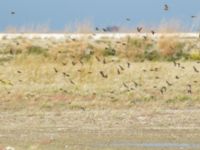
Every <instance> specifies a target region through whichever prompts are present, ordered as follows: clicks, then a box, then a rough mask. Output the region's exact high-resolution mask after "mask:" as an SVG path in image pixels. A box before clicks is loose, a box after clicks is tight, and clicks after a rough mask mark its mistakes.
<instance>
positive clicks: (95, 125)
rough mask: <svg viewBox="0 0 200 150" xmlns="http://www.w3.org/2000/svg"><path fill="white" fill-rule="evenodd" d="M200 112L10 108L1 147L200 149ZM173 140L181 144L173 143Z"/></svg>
mask: <svg viewBox="0 0 200 150" xmlns="http://www.w3.org/2000/svg"><path fill="white" fill-rule="evenodd" d="M199 115H200V110H152V111H148V112H147V111H146V110H139V109H138V110H133V109H132V110H88V111H83V110H69V111H62V112H53V111H49V112H47V111H43V112H42V111H41V112H38V111H37V112H33V111H19V112H12V111H10V112H9V111H7V112H1V113H0V122H1V124H0V147H1V148H2V149H3V148H5V147H6V146H11V147H14V148H15V149H19V150H29V149H30V150H36V149H37V150H46V149H48V150H51V149H52V150H53V149H72V150H74V149H106V150H107V149H148V150H150V149H155V148H157V149H174V148H177V149H180V148H181V147H182V149H198V148H199V147H198V145H196V147H195V146H192V145H187V144H198V143H200V140H199V139H200V120H199ZM134 143H137V144H141V143H143V144H144V143H147V145H146V146H145V145H137V144H134ZM150 143H154V144H155V145H154V146H153V145H148V144H150ZM156 143H157V144H158V143H161V144H160V146H158V145H156ZM166 143H168V144H169V146H166V145H165V144H166ZM173 143H174V144H180V145H177V146H176V145H171V146H170V144H173ZM181 144H182V145H181ZM162 145H163V147H162ZM190 146H191V147H190Z"/></svg>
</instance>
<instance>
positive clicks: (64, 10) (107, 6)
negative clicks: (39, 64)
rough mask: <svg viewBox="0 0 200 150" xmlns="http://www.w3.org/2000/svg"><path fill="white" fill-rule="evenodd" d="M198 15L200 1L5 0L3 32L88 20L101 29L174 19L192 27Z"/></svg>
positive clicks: (0, 4)
mask: <svg viewBox="0 0 200 150" xmlns="http://www.w3.org/2000/svg"><path fill="white" fill-rule="evenodd" d="M164 4H168V5H169V7H170V10H169V12H165V11H163V5H164ZM11 11H15V12H16V14H15V15H11V14H10V12H11ZM198 14H200V0H1V1H0V31H2V30H4V29H5V28H6V27H7V26H29V25H37V24H48V25H49V26H50V27H51V28H52V30H59V29H62V28H64V26H66V25H67V24H71V25H73V24H74V23H77V22H84V21H85V20H87V21H90V22H92V23H93V24H94V26H100V27H104V26H109V25H118V26H136V25H138V24H149V25H155V24H158V23H160V22H161V21H162V20H166V21H167V20H170V19H177V20H180V21H181V22H183V23H184V24H186V25H191V24H192V19H191V18H190V16H191V15H198ZM127 17H128V18H131V21H130V22H127V21H126V18H127Z"/></svg>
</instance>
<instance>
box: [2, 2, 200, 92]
mask: <svg viewBox="0 0 200 150" xmlns="http://www.w3.org/2000/svg"><path fill="white" fill-rule="evenodd" d="M163 9H164V11H169V10H170V7H169V6H168V5H167V4H165V5H164V8H163ZM11 14H12V15H15V12H14V11H13V12H11ZM191 18H196V16H191ZM126 21H131V19H130V18H126ZM95 30H96V31H101V30H102V31H104V32H109V31H118V30H119V28H118V27H117V26H112V27H107V28H103V29H100V28H99V27H96V28H95ZM142 30H143V27H137V32H138V33H141V32H142ZM151 34H153V35H154V34H156V32H155V31H154V30H151ZM144 39H147V37H146V36H144ZM72 41H73V42H77V40H76V39H72ZM19 44H20V43H18V45H19ZM116 44H122V45H124V46H126V45H127V43H126V42H121V41H116ZM105 49H110V48H108V47H106V48H105ZM111 52H112V53H116V50H115V49H112V50H111ZM58 53H59V54H62V51H59V52H58ZM11 54H12V53H11ZM94 58H95V59H96V61H97V62H98V63H101V65H102V66H103V67H102V68H108V67H106V65H110V66H112V67H114V69H115V72H114V74H115V75H114V78H115V79H116V78H118V77H119V76H121V75H123V74H126V71H127V72H130V70H134V68H133V66H132V65H133V64H134V63H132V62H129V61H127V62H126V64H124V63H122V64H120V63H116V62H115V60H112V61H110V60H107V59H106V57H104V58H100V57H99V56H97V55H94ZM72 59H74V60H72V61H71V65H72V66H73V67H75V68H76V66H77V65H81V66H82V68H79V69H77V73H76V76H77V75H78V73H81V72H83V67H84V66H88V64H87V63H86V62H85V61H84V60H81V59H80V60H79V61H78V62H77V58H76V57H75V56H74V57H72ZM112 63H113V64H112ZM111 64H112V65H111ZM172 64H173V66H174V67H173V68H172V70H179V71H180V70H181V71H182V72H184V71H185V70H187V69H188V68H186V67H185V66H184V65H183V64H182V63H181V62H178V61H176V60H173V61H172ZM62 66H63V67H68V63H66V62H62ZM110 66H109V67H110ZM199 67H200V62H199V61H198V62H196V63H192V66H189V68H191V69H192V71H193V72H192V73H191V72H190V74H192V75H194V76H195V77H199V78H197V80H194V81H192V82H190V81H188V82H187V84H186V85H184V86H185V91H186V92H187V93H188V94H191V95H192V94H193V93H194V92H193V86H195V87H198V88H197V89H198V91H199V89H200V87H199V85H200V81H199V79H200V68H199ZM102 68H101V69H100V68H96V70H98V71H97V72H98V73H96V72H93V70H90V71H88V75H91V74H96V76H97V77H98V78H102V79H103V80H104V81H106V80H107V81H108V82H107V83H108V84H112V82H114V81H112V82H110V80H113V79H111V78H110V76H112V78H113V74H112V75H110V74H109V71H108V70H107V69H105V70H104V69H102ZM112 69H113V68H112ZM141 69H142V68H141ZM160 70H161V68H159V67H154V68H150V69H149V70H147V69H142V72H143V74H148V73H149V72H151V73H155V74H154V76H153V81H154V80H159V81H160V82H162V86H160V87H159V86H158V85H156V84H155V85H149V86H151V87H152V88H153V89H155V90H156V92H159V93H160V94H161V95H165V93H166V92H167V91H168V89H170V88H171V87H173V86H175V84H176V83H177V81H178V80H181V78H182V76H181V75H179V74H177V75H175V76H174V78H173V79H172V78H168V79H162V76H159V75H157V73H158V72H159V71H160ZM52 71H53V72H54V73H55V74H56V75H59V74H61V75H62V76H63V77H64V78H68V81H69V83H70V84H71V85H72V86H77V85H78V84H79V83H77V80H73V77H72V76H71V74H70V71H69V73H68V72H65V71H60V70H59V69H58V68H57V67H52ZM167 71H169V74H170V70H166V73H167ZM23 72H24V71H23V70H17V73H18V74H20V75H21V74H23ZM135 72H136V73H137V70H135ZM134 74H135V73H134V72H132V73H131V74H129V75H127V74H126V76H127V78H128V79H131V77H130V76H131V75H134ZM185 74H187V71H185ZM99 80H101V79H99ZM119 80H120V78H119ZM119 80H118V82H121V83H120V86H121V87H123V88H125V91H124V92H132V91H135V90H136V89H138V88H140V87H143V88H145V86H146V85H145V84H144V85H143V83H141V81H140V80H139V79H138V80H133V79H131V81H127V80H125V81H123V80H120V81H119ZM149 80H150V79H149ZM191 80H192V79H191ZM19 81H20V82H21V83H22V82H23V81H22V80H19ZM0 83H1V84H3V85H5V84H7V83H6V81H4V80H2V79H0ZM102 83H106V82H102ZM9 84H10V85H11V86H14V84H12V83H11V82H9ZM93 84H95V82H94V83H93ZM121 87H119V89H120V88H121ZM60 90H61V91H65V92H67V90H68V89H63V88H61V89H60ZM108 92H109V93H111V94H114V93H117V92H119V91H114V90H112V91H108ZM9 93H10V92H9ZM95 94H96V93H95Z"/></svg>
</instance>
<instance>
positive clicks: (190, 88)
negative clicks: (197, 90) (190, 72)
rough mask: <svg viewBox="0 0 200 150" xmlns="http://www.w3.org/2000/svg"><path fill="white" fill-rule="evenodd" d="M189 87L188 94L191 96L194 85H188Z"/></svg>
mask: <svg viewBox="0 0 200 150" xmlns="http://www.w3.org/2000/svg"><path fill="white" fill-rule="evenodd" d="M187 87H188V90H187V92H188V93H189V94H192V85H191V84H187Z"/></svg>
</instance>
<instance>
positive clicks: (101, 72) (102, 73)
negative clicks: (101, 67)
mask: <svg viewBox="0 0 200 150" xmlns="http://www.w3.org/2000/svg"><path fill="white" fill-rule="evenodd" d="M99 73H100V74H101V76H102V77H103V78H108V75H105V74H104V72H103V71H100V72H99Z"/></svg>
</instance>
